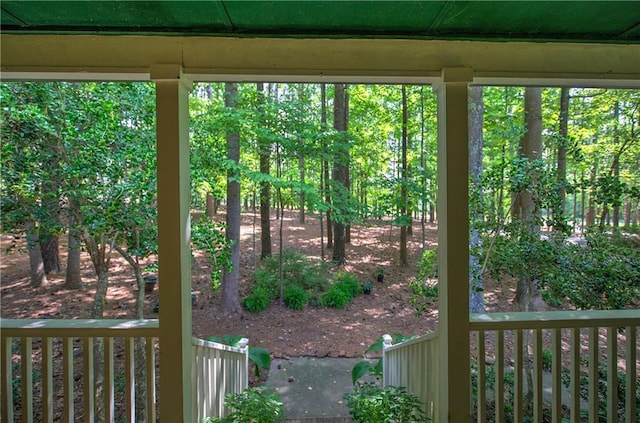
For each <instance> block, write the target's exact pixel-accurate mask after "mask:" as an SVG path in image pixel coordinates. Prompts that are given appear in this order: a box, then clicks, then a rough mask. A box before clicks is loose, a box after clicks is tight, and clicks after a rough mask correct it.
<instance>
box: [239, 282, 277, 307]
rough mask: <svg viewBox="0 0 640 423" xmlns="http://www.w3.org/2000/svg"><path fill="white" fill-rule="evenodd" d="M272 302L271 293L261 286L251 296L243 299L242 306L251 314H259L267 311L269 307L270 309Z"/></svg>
mask: <svg viewBox="0 0 640 423" xmlns="http://www.w3.org/2000/svg"><path fill="white" fill-rule="evenodd" d="M270 302H271V298H270V296H269V291H267V290H266V289H265V288H263V287H261V286H257V287H255V288H254V289H253V291H252V292H251V295H248V296H246V297H244V298H243V299H242V305H243V306H244V308H245V309H246V310H247V311H249V312H251V313H259V312H261V311H264V310H266V309H267V307H269V303H270Z"/></svg>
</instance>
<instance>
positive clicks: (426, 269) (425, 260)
mask: <svg viewBox="0 0 640 423" xmlns="http://www.w3.org/2000/svg"><path fill="white" fill-rule="evenodd" d="M437 277H438V256H437V252H436V250H424V252H423V253H422V257H420V260H418V280H421V281H424V280H426V279H436V278H437Z"/></svg>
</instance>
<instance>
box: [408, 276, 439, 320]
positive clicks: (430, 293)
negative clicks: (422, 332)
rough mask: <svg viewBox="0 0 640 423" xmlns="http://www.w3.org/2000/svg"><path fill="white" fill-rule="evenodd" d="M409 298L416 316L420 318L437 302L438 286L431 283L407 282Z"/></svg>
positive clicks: (420, 281)
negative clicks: (409, 292)
mask: <svg viewBox="0 0 640 423" xmlns="http://www.w3.org/2000/svg"><path fill="white" fill-rule="evenodd" d="M409 291H411V298H410V299H409V303H410V304H412V305H413V307H414V308H415V311H416V315H417V316H421V315H422V314H423V313H424V312H425V311H426V310H427V309H428V308H429V307H430V306H431V305H432V304H433V303H434V302H436V301H438V284H437V283H433V282H432V281H429V282H425V281H422V280H417V279H416V280H413V281H411V282H409Z"/></svg>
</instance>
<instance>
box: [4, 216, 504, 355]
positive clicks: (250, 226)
mask: <svg viewBox="0 0 640 423" xmlns="http://www.w3.org/2000/svg"><path fill="white" fill-rule="evenodd" d="M217 219H221V220H224V215H223V214H221V215H219V216H217ZM254 225H255V226H254ZM283 228H284V229H283V247H284V248H291V249H295V250H298V251H300V252H302V253H303V254H305V255H306V256H308V257H309V258H311V259H317V260H320V256H321V248H320V245H321V244H320V224H319V221H318V219H317V218H314V217H312V216H308V217H307V219H306V223H305V224H300V223H298V217H297V213H294V212H286V213H285V219H284V225H283ZM259 230H260V226H259V216H254V215H253V214H252V213H245V214H243V226H242V232H241V240H240V247H241V248H240V250H241V252H242V257H241V272H240V277H241V282H240V295H241V297H242V296H244V295H247V294H248V293H249V290H250V287H251V283H252V282H253V280H254V278H253V274H254V271H255V267H256V264H257V261H258V258H259V255H260V251H259V249H260V238H259V236H260V234H259ZM399 233H400V230H399V228H398V227H392V226H391V225H390V224H389V222H385V221H373V222H370V223H369V224H368V225H366V226H362V225H354V226H353V227H352V230H351V244H350V245H348V246H347V252H346V257H347V264H346V265H344V266H342V267H341V269H344V270H346V271H348V272H352V273H354V274H356V275H358V278H359V280H360V282H365V281H371V282H373V283H374V288H373V290H372V293H371V294H370V295H360V296H359V297H357V298H356V299H355V300H354V301H353V302H352V303H351V304H349V305H348V306H347V307H346V308H344V309H332V308H313V307H311V306H307V307H305V309H304V310H301V311H295V310H289V309H287V308H285V307H284V306H281V305H277V304H276V305H273V306H271V307H270V308H269V309H267V310H266V311H264V312H261V313H257V314H253V313H249V312H246V311H245V312H243V313H242V314H241V315H235V316H227V315H225V314H223V313H222V312H220V307H219V302H220V292H219V291H216V292H214V291H213V290H212V288H211V284H210V270H211V268H210V265H209V260H208V259H207V258H206V256H205V255H204V254H200V253H196V256H195V258H194V261H193V265H192V284H193V290H194V292H195V293H196V295H197V298H196V304H195V306H194V307H193V334H194V335H195V336H197V337H200V338H206V337H208V336H212V335H217V336H222V335H225V334H229V335H243V336H245V337H247V338H248V339H249V341H250V344H251V345H256V346H261V347H265V348H267V349H268V350H269V351H270V352H271V353H272V355H273V356H274V357H276V358H282V357H302V356H314V357H362V356H363V354H364V351H365V350H366V349H367V348H368V347H369V345H371V344H372V343H373V342H375V340H376V339H377V338H378V337H380V336H381V335H383V334H385V333H390V334H396V333H402V334H404V335H419V334H424V333H427V332H430V331H433V330H435V328H436V326H437V320H438V310H437V305H434V306H433V307H432V308H431V309H429V310H427V311H426V312H425V313H424V314H423V315H422V316H416V314H415V310H414V307H413V306H412V305H411V304H410V303H409V299H410V298H411V292H410V291H409V288H408V284H409V282H410V281H411V280H413V279H414V278H415V277H416V264H417V263H418V260H419V258H420V254H421V250H422V234H421V228H420V224H419V222H414V228H413V234H412V235H411V236H410V238H409V243H408V249H409V263H410V264H409V266H407V267H401V266H399V265H398V258H399V236H400V235H399ZM277 235H278V222H277V221H276V220H275V218H272V240H273V251H274V252H277V251H278V246H279V242H278V236H277ZM64 238H65V237H61V248H60V252H61V261H62V263H63V267H64V263H65V260H66V248H65V239H64ZM12 240H13V237H12V236H9V235H2V237H1V248H2V250H1V254H2V256H1V262H0V271H1V275H0V305H1V312H0V316H1V317H3V318H34V319H35V318H55V319H73V318H90V313H91V305H92V304H93V295H94V292H95V280H96V278H95V273H94V271H93V267H92V265H91V261H90V259H89V257H88V255H87V254H86V253H84V252H83V255H82V276H83V281H84V286H83V287H82V288H81V289H78V290H68V289H65V288H64V286H63V285H64V269H63V271H61V272H60V273H58V274H55V275H50V277H49V284H48V286H46V287H41V288H35V289H34V288H31V287H30V285H29V261H28V255H27V254H26V251H25V250H24V248H25V245H24V241H23V240H18V242H17V245H18V247H19V250H18V251H14V252H12V253H8V252H7V248H8V247H9V245H10V244H11V242H12ZM436 243H437V235H436V226H435V225H433V224H429V225H427V227H426V244H427V247H428V248H435V246H436ZM330 254H331V251H330V250H328V251H326V255H327V256H328V257H330ZM152 260H153V258H151V259H150V261H152ZM327 260H328V259H327ZM378 267H383V268H384V273H385V279H384V282H383V283H379V282H374V272H375V270H376V269H377V268H378ZM160 289H162V282H161V281H160V282H159V283H158V287H157V288H156V289H155V290H154V292H153V293H151V294H149V295H147V296H146V301H145V317H146V318H157V317H158V314H157V313H154V312H153V307H154V305H155V304H156V302H157V301H158V292H159V290H160ZM135 295H136V287H135V279H134V276H133V272H132V271H131V268H130V267H129V265H128V264H127V263H126V262H125V261H124V260H123V259H122V258H121V257H120V256H119V255H118V254H117V253H115V252H114V255H113V258H112V263H111V271H110V276H109V290H108V295H107V303H106V307H105V316H104V317H105V318H119V319H124V318H134V316H135V314H134V304H135ZM512 298H513V286H512V285H508V284H507V285H505V284H504V281H503V284H502V285H499V286H498V285H496V284H493V283H492V282H491V281H486V286H485V299H486V304H487V311H497V310H509V309H511V308H512V307H511V301H512Z"/></svg>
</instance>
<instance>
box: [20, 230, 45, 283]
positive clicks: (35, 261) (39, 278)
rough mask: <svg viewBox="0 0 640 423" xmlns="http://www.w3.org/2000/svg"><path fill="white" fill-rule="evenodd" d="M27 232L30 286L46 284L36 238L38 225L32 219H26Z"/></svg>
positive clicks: (38, 243) (38, 241)
mask: <svg viewBox="0 0 640 423" xmlns="http://www.w3.org/2000/svg"><path fill="white" fill-rule="evenodd" d="M25 231H26V233H27V250H28V251H29V265H30V269H31V286H32V287H33V288H37V287H40V286H47V285H48V284H49V281H48V280H47V274H46V273H45V271H44V263H43V261H42V252H41V251H40V240H39V239H38V238H39V237H38V227H37V226H36V224H35V222H34V221H33V220H32V219H29V220H27V223H26V225H25Z"/></svg>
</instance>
